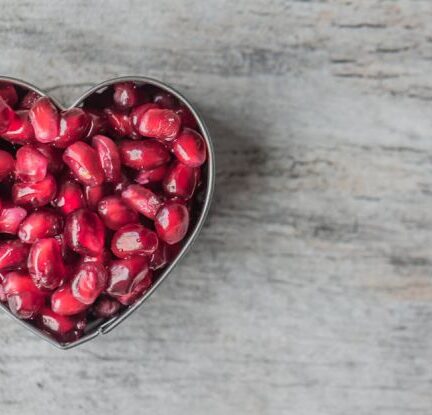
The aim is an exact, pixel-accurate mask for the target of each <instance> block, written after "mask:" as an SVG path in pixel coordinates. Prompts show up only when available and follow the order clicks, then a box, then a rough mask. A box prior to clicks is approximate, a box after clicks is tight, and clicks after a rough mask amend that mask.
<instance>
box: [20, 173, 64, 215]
mask: <svg viewBox="0 0 432 415" xmlns="http://www.w3.org/2000/svg"><path fill="white" fill-rule="evenodd" d="M56 191H57V184H56V181H55V180H54V177H53V176H51V175H50V174H47V176H46V177H45V179H43V180H41V181H40V182H36V183H15V184H14V185H13V187H12V198H13V201H14V203H16V204H17V205H31V206H33V207H41V206H45V205H47V204H48V203H50V202H51V201H52V200H53V199H54V197H55V195H56Z"/></svg>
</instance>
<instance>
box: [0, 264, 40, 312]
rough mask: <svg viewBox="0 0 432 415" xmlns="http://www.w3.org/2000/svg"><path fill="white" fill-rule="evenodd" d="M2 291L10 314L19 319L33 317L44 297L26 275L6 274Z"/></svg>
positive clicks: (18, 273) (19, 273)
mask: <svg viewBox="0 0 432 415" xmlns="http://www.w3.org/2000/svg"><path fill="white" fill-rule="evenodd" d="M3 289H4V292H5V294H6V298H7V300H8V305H9V308H10V310H11V312H12V313H13V314H15V315H16V316H17V317H19V318H22V319H31V318H33V317H35V316H36V313H37V312H38V311H39V309H40V308H41V307H42V305H43V302H44V297H45V295H44V293H42V292H41V291H40V290H39V289H38V288H37V287H36V286H35V285H34V283H33V281H32V279H31V278H30V276H29V275H28V274H27V273H24V272H10V273H9V274H6V278H5V281H4V283H3Z"/></svg>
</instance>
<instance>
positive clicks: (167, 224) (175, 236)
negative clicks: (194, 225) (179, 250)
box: [154, 202, 189, 245]
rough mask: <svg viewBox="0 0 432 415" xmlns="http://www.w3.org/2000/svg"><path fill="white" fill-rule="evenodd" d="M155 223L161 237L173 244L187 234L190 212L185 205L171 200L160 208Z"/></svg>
mask: <svg viewBox="0 0 432 415" xmlns="http://www.w3.org/2000/svg"><path fill="white" fill-rule="evenodd" d="M154 223H155V228H156V232H157V234H158V236H159V238H161V239H162V240H163V241H165V242H166V243H167V244H170V245H173V244H176V243H177V242H180V241H181V240H182V239H183V238H184V237H185V236H186V233H187V230H188V228H189V212H188V210H187V207H186V206H185V205H183V204H181V203H176V202H169V203H166V204H165V205H164V206H162V208H160V209H159V211H158V213H157V215H156V217H155V222H154Z"/></svg>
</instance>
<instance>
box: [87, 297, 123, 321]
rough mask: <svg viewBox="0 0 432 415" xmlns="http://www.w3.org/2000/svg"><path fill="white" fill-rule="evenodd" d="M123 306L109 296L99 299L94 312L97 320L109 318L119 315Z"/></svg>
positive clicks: (93, 309)
mask: <svg viewBox="0 0 432 415" xmlns="http://www.w3.org/2000/svg"><path fill="white" fill-rule="evenodd" d="M120 307H121V304H120V303H119V302H118V301H117V300H115V299H114V298H110V297H108V296H103V297H99V298H98V300H97V301H96V302H95V304H94V306H93V308H92V311H93V314H94V315H95V316H96V317H97V318H109V317H112V316H114V314H117V313H118V311H119V310H120Z"/></svg>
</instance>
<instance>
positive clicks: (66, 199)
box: [53, 180, 86, 215]
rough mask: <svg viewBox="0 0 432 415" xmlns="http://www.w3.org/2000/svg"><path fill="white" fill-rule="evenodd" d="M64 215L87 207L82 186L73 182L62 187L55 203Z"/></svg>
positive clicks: (64, 183) (66, 182) (65, 183)
mask: <svg viewBox="0 0 432 415" xmlns="http://www.w3.org/2000/svg"><path fill="white" fill-rule="evenodd" d="M53 206H55V207H57V208H58V209H59V210H60V212H61V213H63V215H67V214H69V213H71V212H74V211H75V210H77V209H80V208H83V207H85V206H86V201H85V199H84V194H83V192H82V190H81V186H80V185H79V184H78V183H77V182H75V181H72V180H67V181H65V182H63V183H62V184H61V185H60V189H59V191H58V194H57V197H56V199H55V200H54V202H53Z"/></svg>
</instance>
